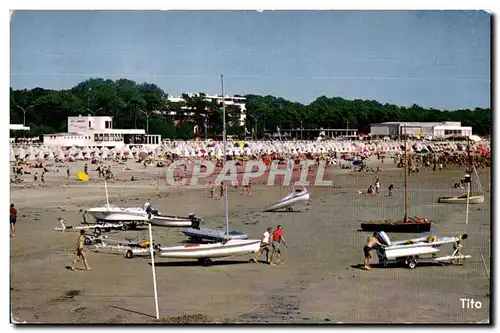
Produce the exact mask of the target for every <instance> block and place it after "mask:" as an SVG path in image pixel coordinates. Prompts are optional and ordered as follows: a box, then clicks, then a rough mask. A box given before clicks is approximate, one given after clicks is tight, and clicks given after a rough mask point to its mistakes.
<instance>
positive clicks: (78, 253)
mask: <svg viewBox="0 0 500 333" xmlns="http://www.w3.org/2000/svg"><path fill="white" fill-rule="evenodd" d="M84 238H85V230H80V236H78V239H77V240H76V247H75V257H74V259H73V265H72V266H71V268H70V269H71V270H72V271H74V270H75V265H76V262H77V261H78V258H82V259H83V264H84V265H85V268H86V269H87V270H88V271H90V270H91V268H90V267H89V263H88V261H87V254H86V253H85V252H84V250H83V242H84Z"/></svg>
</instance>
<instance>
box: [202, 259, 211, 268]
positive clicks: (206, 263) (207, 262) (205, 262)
mask: <svg viewBox="0 0 500 333" xmlns="http://www.w3.org/2000/svg"><path fill="white" fill-rule="evenodd" d="M200 261H201V262H202V263H203V266H206V267H209V266H212V259H210V258H203V259H200Z"/></svg>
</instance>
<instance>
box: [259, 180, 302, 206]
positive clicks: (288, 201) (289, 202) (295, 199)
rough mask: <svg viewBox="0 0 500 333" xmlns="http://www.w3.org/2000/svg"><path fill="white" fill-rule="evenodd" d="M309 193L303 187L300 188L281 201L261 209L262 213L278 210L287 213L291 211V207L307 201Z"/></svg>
mask: <svg viewBox="0 0 500 333" xmlns="http://www.w3.org/2000/svg"><path fill="white" fill-rule="evenodd" d="M309 197H310V196H309V192H308V191H307V189H306V188H305V187H304V186H303V187H302V188H299V189H296V190H294V191H293V192H292V193H290V194H288V195H287V196H286V197H284V198H283V199H281V200H280V201H278V202H276V203H274V204H272V205H269V206H266V207H264V208H263V209H262V211H263V212H272V211H276V210H280V209H285V208H286V210H287V211H289V212H291V211H293V208H292V206H293V205H295V204H297V203H299V202H304V201H308V200H309Z"/></svg>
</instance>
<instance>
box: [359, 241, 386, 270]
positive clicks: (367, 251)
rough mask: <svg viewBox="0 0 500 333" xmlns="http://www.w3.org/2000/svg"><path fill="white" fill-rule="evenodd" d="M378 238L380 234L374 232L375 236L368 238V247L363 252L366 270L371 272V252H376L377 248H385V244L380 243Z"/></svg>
mask: <svg viewBox="0 0 500 333" xmlns="http://www.w3.org/2000/svg"><path fill="white" fill-rule="evenodd" d="M377 237H378V232H374V233H373V236H370V237H368V239H367V241H366V245H365V247H364V248H363V252H364V254H365V269H366V270H367V271H369V270H371V267H370V260H371V259H372V254H371V252H372V251H373V250H374V248H375V246H380V247H384V244H382V243H380V242H379V241H378V239H377Z"/></svg>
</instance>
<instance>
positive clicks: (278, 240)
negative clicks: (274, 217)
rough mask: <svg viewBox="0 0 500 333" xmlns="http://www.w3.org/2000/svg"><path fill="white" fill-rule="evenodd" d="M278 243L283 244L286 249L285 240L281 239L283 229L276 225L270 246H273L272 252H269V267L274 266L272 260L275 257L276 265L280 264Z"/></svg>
mask: <svg viewBox="0 0 500 333" xmlns="http://www.w3.org/2000/svg"><path fill="white" fill-rule="evenodd" d="M280 243H283V245H285V247H287V248H288V245H286V242H285V238H283V227H282V226H281V224H280V225H278V227H277V228H276V230H274V231H273V234H272V246H273V251H272V252H271V258H270V259H269V263H270V264H271V265H274V262H273V258H274V256H276V263H278V264H280V263H281V260H280V257H281V251H280Z"/></svg>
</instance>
